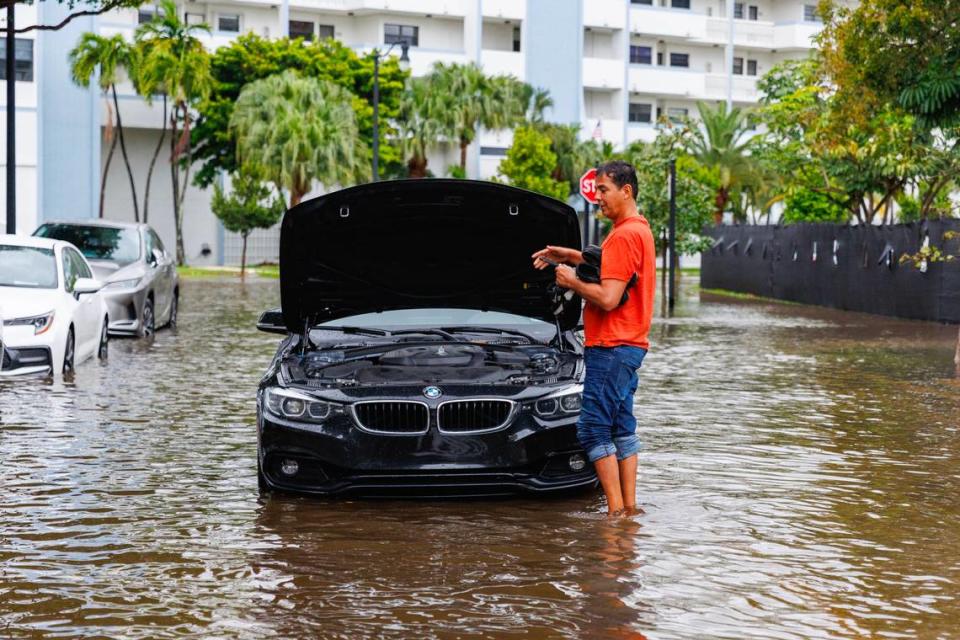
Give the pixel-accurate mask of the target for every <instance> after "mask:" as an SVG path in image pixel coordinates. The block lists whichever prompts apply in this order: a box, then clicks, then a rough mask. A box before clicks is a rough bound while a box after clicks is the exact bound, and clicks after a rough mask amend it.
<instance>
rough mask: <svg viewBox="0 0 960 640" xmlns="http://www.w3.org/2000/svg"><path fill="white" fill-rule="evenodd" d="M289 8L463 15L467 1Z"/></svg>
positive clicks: (341, 2)
mask: <svg viewBox="0 0 960 640" xmlns="http://www.w3.org/2000/svg"><path fill="white" fill-rule="evenodd" d="M246 1H247V2H251V0H246ZM491 1H492V0H491ZM251 3H252V4H257V3H263V4H267V5H274V6H275V5H276V4H277V3H276V2H275V1H273V2H271V1H270V0H252V2H251ZM290 8H291V9H304V10H308V11H330V12H335V13H346V12H348V11H349V12H352V13H354V14H357V15H363V14H372V13H383V12H390V13H411V14H417V15H421V16H422V15H424V14H427V13H429V14H432V15H435V16H463V15H465V14H466V10H467V3H466V2H465V1H464V0H291V2H290Z"/></svg>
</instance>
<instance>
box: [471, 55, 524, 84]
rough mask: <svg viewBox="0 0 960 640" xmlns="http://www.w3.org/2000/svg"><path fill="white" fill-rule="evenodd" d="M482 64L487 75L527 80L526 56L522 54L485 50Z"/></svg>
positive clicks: (481, 57)
mask: <svg viewBox="0 0 960 640" xmlns="http://www.w3.org/2000/svg"><path fill="white" fill-rule="evenodd" d="M480 62H481V65H482V66H483V71H484V73H486V74H487V75H494V76H495V75H507V76H513V77H514V78H517V79H518V80H523V79H524V78H526V73H525V71H526V69H525V65H526V56H525V55H524V54H522V53H519V52H514V51H498V50H494V49H484V50H483V51H482V52H481V54H480Z"/></svg>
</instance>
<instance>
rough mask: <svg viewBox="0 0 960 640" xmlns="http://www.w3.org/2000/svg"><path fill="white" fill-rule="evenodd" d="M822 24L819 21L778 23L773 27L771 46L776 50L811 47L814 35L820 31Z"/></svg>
mask: <svg viewBox="0 0 960 640" xmlns="http://www.w3.org/2000/svg"><path fill="white" fill-rule="evenodd" d="M822 28H823V25H822V24H820V23H819V22H794V23H789V24H778V25H775V26H774V27H773V48H774V49H777V50H778V51H790V50H802V51H805V50H807V49H812V48H813V47H814V46H815V43H814V41H813V38H814V36H816V35H817V34H818V33H820V30H821V29H822Z"/></svg>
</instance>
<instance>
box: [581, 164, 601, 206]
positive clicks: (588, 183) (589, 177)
mask: <svg viewBox="0 0 960 640" xmlns="http://www.w3.org/2000/svg"><path fill="white" fill-rule="evenodd" d="M580 195H582V196H583V198H584V200H586V201H587V202H589V203H590V204H597V170H596V169H588V170H587V172H586V173H585V174H583V175H582V176H580Z"/></svg>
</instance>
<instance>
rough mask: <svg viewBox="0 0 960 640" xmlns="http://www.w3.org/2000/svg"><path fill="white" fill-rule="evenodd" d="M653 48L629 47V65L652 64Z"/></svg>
mask: <svg viewBox="0 0 960 640" xmlns="http://www.w3.org/2000/svg"><path fill="white" fill-rule="evenodd" d="M652 63H653V48H652V47H642V46H638V45H634V44H632V45H630V64H652Z"/></svg>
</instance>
